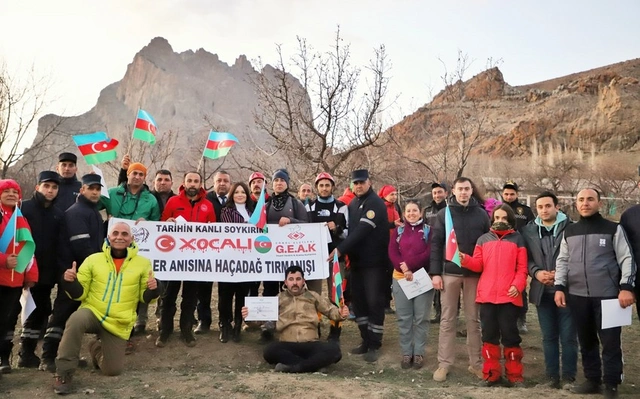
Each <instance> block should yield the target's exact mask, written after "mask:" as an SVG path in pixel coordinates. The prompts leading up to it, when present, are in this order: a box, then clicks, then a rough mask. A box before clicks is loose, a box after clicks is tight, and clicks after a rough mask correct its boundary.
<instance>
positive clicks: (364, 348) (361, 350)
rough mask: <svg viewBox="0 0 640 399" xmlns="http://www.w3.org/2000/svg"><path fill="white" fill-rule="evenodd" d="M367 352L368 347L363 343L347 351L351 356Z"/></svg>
mask: <svg viewBox="0 0 640 399" xmlns="http://www.w3.org/2000/svg"><path fill="white" fill-rule="evenodd" d="M367 352H369V347H368V346H367V345H365V344H364V343H362V344H360V345H358V346H356V347H355V348H353V349H351V350H350V351H349V353H351V354H352V355H364V354H365V353H367Z"/></svg>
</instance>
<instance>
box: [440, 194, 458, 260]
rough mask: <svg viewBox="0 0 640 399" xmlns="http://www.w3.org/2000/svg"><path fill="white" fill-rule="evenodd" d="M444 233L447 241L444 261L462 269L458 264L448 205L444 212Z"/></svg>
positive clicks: (456, 243)
mask: <svg viewBox="0 0 640 399" xmlns="http://www.w3.org/2000/svg"><path fill="white" fill-rule="evenodd" d="M444 231H445V237H446V240H447V241H446V246H445V260H448V261H449V262H453V263H455V264H456V265H458V266H460V267H462V265H461V263H460V250H459V249H458V239H457V238H456V231H455V230H454V228H453V218H452V217H451V209H449V205H447V207H446V210H445V211H444Z"/></svg>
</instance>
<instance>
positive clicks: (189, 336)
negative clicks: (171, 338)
mask: <svg viewBox="0 0 640 399" xmlns="http://www.w3.org/2000/svg"><path fill="white" fill-rule="evenodd" d="M180 337H181V338H182V340H183V341H184V344H185V345H187V346H188V347H189V348H193V347H194V346H196V337H194V336H193V332H192V331H191V330H186V331H180Z"/></svg>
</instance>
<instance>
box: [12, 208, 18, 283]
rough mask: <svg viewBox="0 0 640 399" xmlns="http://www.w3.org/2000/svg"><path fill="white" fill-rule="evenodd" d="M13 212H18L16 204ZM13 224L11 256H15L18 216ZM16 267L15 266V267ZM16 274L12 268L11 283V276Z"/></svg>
mask: <svg viewBox="0 0 640 399" xmlns="http://www.w3.org/2000/svg"><path fill="white" fill-rule="evenodd" d="M13 212H14V213H15V212H18V205H17V204H16V208H15V209H14V210H13ZM15 219H16V220H15V222H14V223H13V245H12V247H13V248H12V249H11V254H12V255H15V254H16V234H17V233H18V215H17V214H16V215H15ZM16 266H17V265H16ZM15 273H16V268H15V267H14V268H13V269H11V281H13V276H14V275H15Z"/></svg>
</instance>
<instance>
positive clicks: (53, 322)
mask: <svg viewBox="0 0 640 399" xmlns="http://www.w3.org/2000/svg"><path fill="white" fill-rule="evenodd" d="M101 190H102V184H101V183H100V176H98V175H96V174H87V175H84V176H82V187H81V188H80V195H79V196H78V199H77V202H76V203H75V204H74V205H72V206H71V207H70V208H69V209H68V210H67V211H66V212H65V214H64V222H63V227H62V228H61V237H62V239H63V240H64V245H61V246H60V248H59V250H61V251H63V254H61V255H59V268H60V274H62V272H64V270H66V269H68V268H69V267H70V266H71V264H72V262H76V264H78V265H81V264H82V262H84V260H85V259H86V258H87V257H88V256H89V255H91V254H94V253H96V252H100V249H101V248H102V243H103V241H104V227H103V223H102V216H100V212H99V211H98V204H99V202H100V192H101ZM79 305H80V303H79V302H76V301H74V300H72V299H71V298H69V296H68V295H67V294H66V293H65V292H64V291H63V290H58V293H57V295H56V299H55V301H54V303H53V314H52V315H51V317H50V318H49V323H48V324H47V331H46V333H45V335H44V342H43V344H42V359H41V361H40V370H44V371H49V372H52V373H53V372H55V370H56V367H55V358H56V355H57V353H58V346H59V345H60V340H61V339H62V333H63V331H64V326H65V323H66V322H67V320H68V319H69V316H71V314H72V313H73V312H75V311H76V310H77V309H78V306H79Z"/></svg>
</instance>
